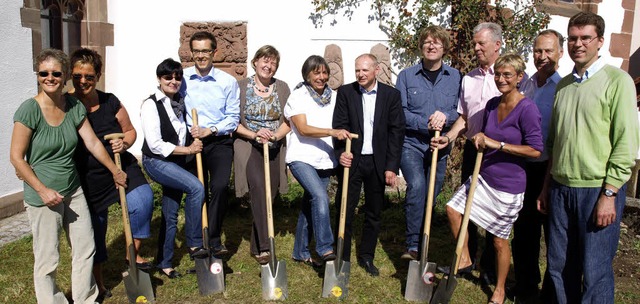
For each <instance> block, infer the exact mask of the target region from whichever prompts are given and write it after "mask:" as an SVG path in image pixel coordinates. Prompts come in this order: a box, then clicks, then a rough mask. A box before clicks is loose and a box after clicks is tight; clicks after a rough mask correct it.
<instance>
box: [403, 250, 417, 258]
mask: <svg viewBox="0 0 640 304" xmlns="http://www.w3.org/2000/svg"><path fill="white" fill-rule="evenodd" d="M400 258H401V259H403V260H417V259H418V251H416V250H407V251H405V252H404V253H403V254H402V255H401V256H400Z"/></svg>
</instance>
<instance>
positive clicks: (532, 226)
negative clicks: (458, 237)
mask: <svg viewBox="0 0 640 304" xmlns="http://www.w3.org/2000/svg"><path fill="white" fill-rule="evenodd" d="M563 44H564V37H562V34H560V33H558V32H557V31H555V30H551V29H549V30H544V31H542V32H540V33H538V35H537V36H536V38H535V40H534V42H533V63H534V65H535V67H536V69H537V72H536V73H535V74H533V76H531V78H529V79H528V80H527V81H525V82H524V83H523V86H522V88H521V89H522V92H523V93H524V95H525V96H527V97H528V98H529V99H531V100H533V101H534V102H535V103H536V105H537V106H538V110H540V115H541V116H542V122H541V129H542V139H543V141H544V140H546V139H547V135H548V133H549V122H550V120H551V111H552V110H553V100H554V94H555V92H556V86H557V85H558V82H560V79H562V77H560V74H558V71H557V70H558V61H560V58H562V55H563V54H564V50H563V48H562V45H563ZM548 159H549V154H548V151H547V150H546V149H545V150H544V151H543V152H542V155H541V156H540V157H538V158H536V159H529V160H528V161H527V163H526V167H525V172H526V174H527V188H526V190H525V193H524V203H523V207H522V210H520V213H519V214H518V219H517V220H516V222H515V224H514V226H513V233H514V237H513V240H512V241H511V247H512V250H513V267H514V272H515V277H516V286H515V287H514V288H513V289H512V290H513V293H514V295H515V296H518V297H522V298H534V297H536V296H537V294H538V284H539V283H540V280H541V276H540V267H539V263H538V260H539V257H540V236H541V233H540V229H541V228H542V226H543V225H544V232H545V239H546V236H547V235H548V229H547V228H548V225H547V223H546V216H545V215H543V214H541V213H539V212H538V210H537V203H536V201H537V198H538V194H540V191H541V190H542V184H543V182H544V177H545V174H546V172H547V164H548ZM549 279H550V278H549V275H548V273H545V276H544V282H543V284H542V291H543V293H542V297H544V299H545V300H551V299H552V298H553V296H552V295H550V294H548V292H551V291H552V288H550V287H551V286H550V284H551V282H550V281H549ZM545 302H546V301H545Z"/></svg>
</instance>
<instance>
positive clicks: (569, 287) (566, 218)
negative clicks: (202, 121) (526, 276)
mask: <svg viewBox="0 0 640 304" xmlns="http://www.w3.org/2000/svg"><path fill="white" fill-rule="evenodd" d="M601 189H602V188H600V187H597V188H574V187H567V186H564V185H561V184H559V183H557V182H555V181H552V182H551V188H550V195H549V205H550V206H548V208H549V245H548V246H549V252H548V257H547V259H548V261H547V263H548V268H549V274H550V276H551V280H552V281H553V285H554V287H555V290H556V295H557V299H558V303H560V304H564V303H598V304H607V303H613V300H614V281H613V278H614V273H613V264H612V263H613V258H614V257H615V255H616V251H617V249H618V240H619V239H620V220H621V219H622V211H623V209H624V204H625V198H626V197H625V190H626V186H623V187H622V188H620V190H619V191H618V196H616V198H615V208H616V220H615V222H613V223H612V224H611V225H609V226H607V227H604V228H599V227H596V225H595V222H594V220H593V215H594V212H595V206H596V203H597V201H598V198H599V197H600V191H601Z"/></svg>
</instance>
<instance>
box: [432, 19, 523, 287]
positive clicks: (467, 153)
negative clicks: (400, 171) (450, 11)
mask: <svg viewBox="0 0 640 304" xmlns="http://www.w3.org/2000/svg"><path fill="white" fill-rule="evenodd" d="M473 43H474V51H475V54H476V60H477V61H478V65H479V66H478V67H477V68H475V69H474V70H472V71H471V72H469V73H468V74H467V75H465V76H464V77H463V78H462V84H461V86H460V100H459V102H458V113H460V116H459V117H458V119H457V120H456V121H455V123H454V124H453V126H452V127H451V130H449V132H447V134H446V135H445V136H441V137H440V138H438V139H437V140H436V139H434V140H432V141H436V142H438V143H440V144H446V143H451V142H454V141H455V139H456V138H457V137H458V136H459V135H462V134H463V133H464V135H465V136H466V138H467V141H466V142H465V144H464V151H463V156H462V170H461V171H462V172H461V176H460V177H461V183H462V184H464V182H465V181H466V180H467V179H468V178H469V177H470V176H471V173H472V172H473V167H474V164H475V159H476V154H477V152H478V150H477V149H476V148H475V146H474V144H473V142H472V141H471V140H470V139H471V137H473V135H475V134H476V133H478V132H480V129H481V128H482V116H483V113H484V108H485V106H486V104H487V101H489V99H491V98H493V97H495V96H499V95H501V93H500V91H498V88H497V87H496V83H495V80H494V70H493V64H494V63H495V62H496V59H498V57H499V56H500V48H501V47H502V27H501V26H500V25H499V24H496V23H492V22H483V23H480V24H478V25H477V26H476V27H475V28H474V29H473ZM525 78H526V75H525ZM523 81H524V80H523ZM452 229H453V227H452ZM477 230H478V228H477V226H476V225H475V224H473V223H471V222H470V223H469V228H468V231H469V256H470V257H471V260H470V261H462V260H461V261H460V269H458V273H459V274H466V273H471V270H472V269H473V266H474V265H475V256H476V251H477V249H478V239H477ZM485 240H486V245H485V250H484V252H483V254H482V258H481V265H480V266H481V268H482V270H483V273H482V275H481V277H480V279H481V280H480V281H481V283H483V284H485V285H490V284H495V282H496V275H495V271H496V270H495V269H496V267H495V250H494V246H493V236H492V235H491V234H490V233H487V234H486V237H485ZM438 268H439V269H438V270H439V271H441V272H444V273H445V274H446V273H449V271H450V269H448V267H438Z"/></svg>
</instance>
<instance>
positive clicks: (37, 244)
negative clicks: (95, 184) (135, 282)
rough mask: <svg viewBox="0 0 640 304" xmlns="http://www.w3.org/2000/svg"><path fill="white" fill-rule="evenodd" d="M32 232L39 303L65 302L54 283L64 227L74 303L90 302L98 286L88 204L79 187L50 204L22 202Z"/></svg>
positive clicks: (34, 280) (34, 277)
mask: <svg viewBox="0 0 640 304" xmlns="http://www.w3.org/2000/svg"><path fill="white" fill-rule="evenodd" d="M25 205H26V207H27V214H28V216H29V223H30V225H31V232H32V234H33V256H34V265H33V285H34V288H35V292H36V299H37V300H38V303H39V304H60V303H62V304H66V303H68V301H67V299H66V298H65V296H64V293H63V292H62V291H60V289H58V286H57V285H56V272H57V268H58V262H59V259H60V250H59V239H60V232H61V229H64V231H65V232H66V236H67V241H68V242H69V245H70V246H71V287H72V288H71V290H72V298H73V301H74V303H76V304H80V303H82V304H88V303H90V304H93V303H95V299H96V297H97V296H98V288H97V286H96V283H95V281H94V279H93V273H92V269H93V256H94V254H95V243H94V240H93V228H92V227H91V216H90V215H89V207H88V206H87V201H86V199H85V197H84V194H83V192H82V188H81V187H78V189H77V190H76V191H75V192H74V193H73V194H71V195H69V196H66V197H65V198H64V200H63V201H62V203H60V204H58V205H56V206H53V207H47V206H43V207H33V206H29V205H28V204H25Z"/></svg>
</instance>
